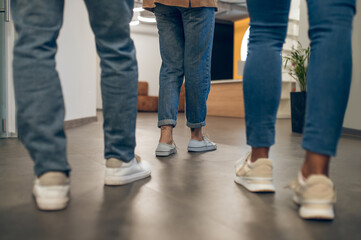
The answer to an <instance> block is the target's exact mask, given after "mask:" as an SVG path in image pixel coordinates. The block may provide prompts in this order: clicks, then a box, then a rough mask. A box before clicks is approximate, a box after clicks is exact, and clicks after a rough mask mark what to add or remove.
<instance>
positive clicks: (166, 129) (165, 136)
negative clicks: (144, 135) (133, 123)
mask: <svg viewBox="0 0 361 240" xmlns="http://www.w3.org/2000/svg"><path fill="white" fill-rule="evenodd" d="M159 142H160V143H165V144H172V143H173V126H170V125H165V126H162V127H161V132H160V138H159Z"/></svg>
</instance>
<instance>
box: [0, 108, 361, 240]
mask: <svg viewBox="0 0 361 240" xmlns="http://www.w3.org/2000/svg"><path fill="white" fill-rule="evenodd" d="M156 122H157V116H156V114H154V113H139V115H138V122H137V148H136V153H137V154H138V155H140V156H141V157H142V158H143V159H144V160H147V161H149V163H150V164H151V166H152V177H151V178H148V179H146V180H142V181H138V182H136V183H133V184H129V185H126V186H123V187H104V186H103V175H104V159H103V133H102V120H101V117H99V120H98V122H94V123H91V124H88V125H85V126H82V127H78V128H73V129H69V130H67V138H68V157H69V162H70V164H71V166H72V168H73V170H72V172H71V196H72V198H71V202H70V204H69V206H68V208H67V209H66V210H65V211H60V212H41V211H38V210H37V209H36V208H35V204H34V202H33V199H32V197H31V191H32V187H33V179H34V177H33V169H32V166H33V163H32V161H31V160H30V157H29V155H28V154H27V152H26V150H25V149H24V147H23V146H22V145H21V143H20V141H19V140H17V139H1V140H0V158H1V160H0V196H1V200H0V239H1V240H7V239H27V240H30V239H49V240H50V239H122V240H128V239H129V240H138V239H147V240H178V239H179V240H181V239H182V240H203V239H204V240H206V239H207V240H216V239H217V240H218V239H219V240H233V239H234V240H236V239H237V240H242V239H257V240H258V239H261V240H262V239H268V240H271V239H275V240H282V239H285V240H288V239H290V240H291V239H292V240H294V239H300V240H307V239H317V240H319V239H328V240H331V239H348V240H349V239H361V207H360V202H361V174H360V172H361V139H357V138H351V137H342V138H341V140H340V144H339V147H338V149H339V150H338V157H337V158H335V159H333V161H332V164H331V178H332V179H333V180H334V182H335V184H336V187H337V194H338V199H337V200H338V202H337V204H336V219H335V220H334V221H333V222H327V221H325V222H322V221H321V222H320V221H304V220H301V219H300V218H299V217H298V214H297V206H296V205H295V204H294V203H293V202H292V200H291V196H292V194H291V191H290V190H288V189H285V188H284V186H285V185H287V184H288V183H289V182H290V181H291V180H292V179H293V178H294V177H295V176H296V173H297V171H298V169H299V167H300V165H301V163H302V159H303V155H304V152H303V151H302V149H301V148H300V142H301V135H296V134H292V133H291V126H290V120H289V119H285V120H279V121H278V122H277V138H276V145H275V146H274V147H273V148H272V150H271V158H272V159H273V160H274V165H275V169H274V176H275V186H276V194H252V193H249V192H247V191H246V190H245V189H243V188H242V187H241V186H239V185H237V184H235V183H234V182H233V177H234V163H235V161H236V160H238V159H239V158H240V157H241V156H243V155H244V154H245V153H246V152H247V151H248V147H247V146H246V145H245V132H244V131H245V130H244V129H245V127H244V120H243V119H235V118H220V117H208V118H207V128H206V130H205V131H206V134H207V135H208V136H209V137H210V139H212V140H213V141H214V142H216V143H217V144H218V150H217V151H214V152H209V153H203V154H197V153H191V154H190V153H188V152H187V151H186V149H187V144H188V141H189V136H190V133H189V130H188V129H187V128H186V127H185V116H184V115H183V114H180V115H179V120H178V126H177V127H176V128H175V130H174V134H175V141H176V144H177V146H178V153H177V154H176V155H174V156H172V157H169V158H156V157H155V154H154V150H155V148H156V146H157V142H158V137H159V130H158V128H156Z"/></svg>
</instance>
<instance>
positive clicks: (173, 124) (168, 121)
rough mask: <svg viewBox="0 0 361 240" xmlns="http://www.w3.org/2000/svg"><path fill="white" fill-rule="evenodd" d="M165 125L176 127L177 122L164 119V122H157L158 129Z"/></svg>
mask: <svg viewBox="0 0 361 240" xmlns="http://www.w3.org/2000/svg"><path fill="white" fill-rule="evenodd" d="M165 125H171V126H173V127H175V126H176V125H177V121H176V120H174V119H164V120H160V121H158V127H159V128H160V127H161V126H165Z"/></svg>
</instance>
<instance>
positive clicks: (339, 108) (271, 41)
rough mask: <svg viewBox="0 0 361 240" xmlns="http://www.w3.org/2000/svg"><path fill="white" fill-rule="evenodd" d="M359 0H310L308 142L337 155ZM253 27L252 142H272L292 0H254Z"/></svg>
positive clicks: (247, 76) (247, 92)
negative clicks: (353, 24) (352, 37)
mask: <svg viewBox="0 0 361 240" xmlns="http://www.w3.org/2000/svg"><path fill="white" fill-rule="evenodd" d="M355 1H356V0H308V1H307V3H308V11H309V23H310V30H309V37H310V40H311V56H310V62H309V68H308V72H307V106H306V121H305V128H304V136H303V143H302V146H303V148H304V149H306V150H309V151H311V152H315V153H319V154H324V155H328V156H334V155H336V148H337V143H338V140H339V138H340V134H341V130H342V123H343V119H344V115H345V110H346V106H347V101H348V96H349V90H350V84H351V72H352V56H351V32H352V21H353V16H354V14H355V4H356V2H355ZM247 4H248V10H249V14H250V18H251V23H250V26H251V29H250V37H249V45H248V47H249V48H248V57H247V61H246V65H245V69H244V101H245V111H246V126H247V144H248V145H250V146H252V147H270V146H271V145H273V144H274V142H275V121H276V114H277V109H278V105H279V102H280V95H281V86H282V85H281V64H282V59H281V50H282V45H283V43H284V40H285V37H286V32H287V23H288V13H289V8H290V0H277V1H269V0H248V1H247Z"/></svg>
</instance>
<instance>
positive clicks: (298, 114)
mask: <svg viewBox="0 0 361 240" xmlns="http://www.w3.org/2000/svg"><path fill="white" fill-rule="evenodd" d="M305 114H306V92H291V120H292V132H295V133H303V127H304V125H305Z"/></svg>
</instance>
